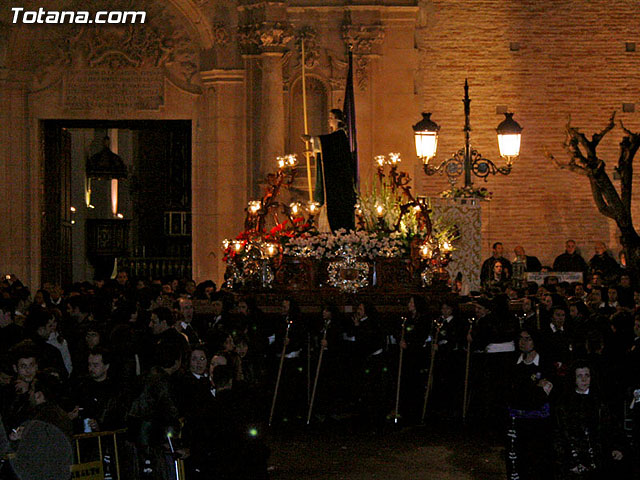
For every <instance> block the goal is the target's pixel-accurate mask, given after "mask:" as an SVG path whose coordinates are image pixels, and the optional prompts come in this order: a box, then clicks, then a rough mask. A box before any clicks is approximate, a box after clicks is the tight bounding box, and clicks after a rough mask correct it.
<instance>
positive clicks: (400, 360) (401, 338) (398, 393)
mask: <svg viewBox="0 0 640 480" xmlns="http://www.w3.org/2000/svg"><path fill="white" fill-rule="evenodd" d="M406 324H407V317H402V334H401V335H400V343H399V344H398V345H399V347H400V359H399V360H398V386H397V387H396V411H395V415H394V419H393V423H398V418H399V415H398V409H399V408H400V379H401V377H402V354H403V353H404V348H402V344H403V343H404V332H405V326H406Z"/></svg>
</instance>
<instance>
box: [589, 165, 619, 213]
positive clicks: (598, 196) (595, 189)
mask: <svg viewBox="0 0 640 480" xmlns="http://www.w3.org/2000/svg"><path fill="white" fill-rule="evenodd" d="M589 182H590V184H591V194H592V195H593V201H594V202H595V204H596V207H598V211H599V212H600V213H601V214H602V215H604V216H605V217H609V218H611V219H613V220H615V219H616V214H615V210H614V209H613V208H612V207H611V206H610V205H607V202H606V201H605V199H604V196H603V195H602V190H601V189H600V187H599V185H598V182H597V181H596V179H595V178H594V177H593V176H592V175H589Z"/></svg>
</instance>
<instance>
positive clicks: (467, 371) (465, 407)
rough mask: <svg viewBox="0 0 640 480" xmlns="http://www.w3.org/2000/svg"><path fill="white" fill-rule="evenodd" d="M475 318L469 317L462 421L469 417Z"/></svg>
mask: <svg viewBox="0 0 640 480" xmlns="http://www.w3.org/2000/svg"><path fill="white" fill-rule="evenodd" d="M473 321H474V318H473V317H471V318H470V319H469V331H468V333H467V359H466V362H465V367H464V393H463V394H462V421H463V422H464V421H465V419H466V418H467V405H468V401H467V397H468V395H469V368H470V366H471V330H472V328H473Z"/></svg>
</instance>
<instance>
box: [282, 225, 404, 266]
mask: <svg viewBox="0 0 640 480" xmlns="http://www.w3.org/2000/svg"><path fill="white" fill-rule="evenodd" d="M345 251H348V252H349V253H350V254H351V255H353V256H354V257H361V258H369V259H373V258H376V257H387V258H393V257H402V256H406V255H408V254H409V242H408V240H407V237H406V235H403V234H402V233H400V232H393V233H389V234H385V233H382V232H366V231H364V230H360V231H356V232H353V231H351V232H347V231H345V230H344V229H340V230H337V231H336V232H335V233H319V234H317V235H312V236H308V237H298V238H291V239H288V240H287V242H286V243H285V244H284V250H283V253H284V255H291V256H295V257H309V258H316V259H322V258H327V259H330V258H336V257H341V256H343V255H344V252H345Z"/></svg>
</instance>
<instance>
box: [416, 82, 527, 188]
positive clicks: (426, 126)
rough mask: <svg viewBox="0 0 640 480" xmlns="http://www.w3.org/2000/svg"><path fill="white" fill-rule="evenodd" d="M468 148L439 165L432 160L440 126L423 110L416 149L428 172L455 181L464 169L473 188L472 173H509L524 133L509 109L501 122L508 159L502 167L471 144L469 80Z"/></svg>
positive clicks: (500, 134)
mask: <svg viewBox="0 0 640 480" xmlns="http://www.w3.org/2000/svg"><path fill="white" fill-rule="evenodd" d="M462 102H463V103H464V139H465V143H464V148H461V149H460V150H458V151H457V152H456V153H454V154H453V156H452V157H451V158H449V159H447V160H445V161H444V162H442V163H441V164H440V165H438V166H434V165H433V164H430V163H429V161H430V160H431V159H432V158H433V157H435V155H436V149H437V147H438V131H439V130H440V126H439V125H438V124H437V123H435V122H434V121H433V120H431V113H423V114H422V120H421V121H420V122H418V123H416V124H415V125H414V126H413V132H414V135H415V139H416V152H417V154H418V157H420V159H421V160H422V161H423V162H424V173H426V174H427V175H434V174H436V173H440V174H442V173H446V174H447V177H449V181H450V182H451V183H452V184H454V183H455V182H456V180H457V178H458V177H459V176H460V175H462V174H463V173H464V186H465V188H471V186H472V184H473V182H472V181H471V173H472V172H473V174H474V175H475V176H476V177H480V178H482V179H484V180H485V181H486V180H487V177H488V176H489V174H491V175H495V174H496V173H500V174H502V175H509V173H511V166H512V165H513V161H514V160H515V159H516V158H517V157H518V156H519V155H520V134H521V132H522V127H521V126H520V125H519V124H518V122H516V121H515V120H514V119H513V113H505V114H504V115H505V117H506V118H505V119H504V120H503V122H502V123H501V124H500V125H498V128H497V129H496V131H497V132H498V147H499V149H500V155H501V156H502V157H504V159H505V160H506V165H504V166H502V167H498V166H497V165H496V164H495V163H493V162H492V161H491V160H489V159H487V158H484V157H483V156H482V154H481V153H480V152H478V151H477V150H475V149H473V148H471V144H470V142H469V132H471V125H470V124H469V111H470V104H471V99H470V98H469V83H468V82H467V80H465V81H464V100H463V101H462Z"/></svg>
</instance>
